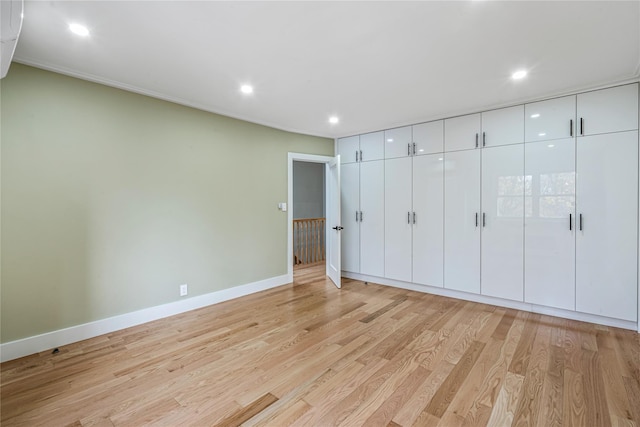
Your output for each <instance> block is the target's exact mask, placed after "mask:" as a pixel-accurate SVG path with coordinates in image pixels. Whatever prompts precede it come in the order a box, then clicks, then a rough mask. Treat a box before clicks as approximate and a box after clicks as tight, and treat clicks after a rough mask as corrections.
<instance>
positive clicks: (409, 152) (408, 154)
mask: <svg viewBox="0 0 640 427" xmlns="http://www.w3.org/2000/svg"><path fill="white" fill-rule="evenodd" d="M410 155H411V144H407V156H410Z"/></svg>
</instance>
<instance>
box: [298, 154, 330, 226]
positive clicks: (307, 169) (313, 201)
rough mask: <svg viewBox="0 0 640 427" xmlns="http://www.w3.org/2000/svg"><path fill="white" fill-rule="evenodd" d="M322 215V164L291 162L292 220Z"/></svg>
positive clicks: (322, 216)
mask: <svg viewBox="0 0 640 427" xmlns="http://www.w3.org/2000/svg"><path fill="white" fill-rule="evenodd" d="M324 215H325V214H324V164H322V163H310V162H293V218H324Z"/></svg>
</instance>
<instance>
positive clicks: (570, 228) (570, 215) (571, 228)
mask: <svg viewBox="0 0 640 427" xmlns="http://www.w3.org/2000/svg"><path fill="white" fill-rule="evenodd" d="M571 220H572V214H569V231H571V230H573V226H572V225H571V222H572V221H571Z"/></svg>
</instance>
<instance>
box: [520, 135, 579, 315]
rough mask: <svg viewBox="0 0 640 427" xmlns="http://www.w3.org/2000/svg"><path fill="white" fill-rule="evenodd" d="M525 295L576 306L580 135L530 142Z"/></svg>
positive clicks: (533, 299)
mask: <svg viewBox="0 0 640 427" xmlns="http://www.w3.org/2000/svg"><path fill="white" fill-rule="evenodd" d="M524 158H525V167H524V169H525V172H524V173H525V228H524V300H525V302H528V303H532V304H539V305H544V306H547V307H555V308H563V309H565V310H575V238H576V213H575V202H576V194H575V193H576V173H575V170H576V169H575V168H576V156H575V139H574V138H566V139H559V140H555V141H543V142H535V143H531V144H526V145H525V156H524Z"/></svg>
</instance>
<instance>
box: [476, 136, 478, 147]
mask: <svg viewBox="0 0 640 427" xmlns="http://www.w3.org/2000/svg"><path fill="white" fill-rule="evenodd" d="M476 148H478V133H477V132H476Z"/></svg>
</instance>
